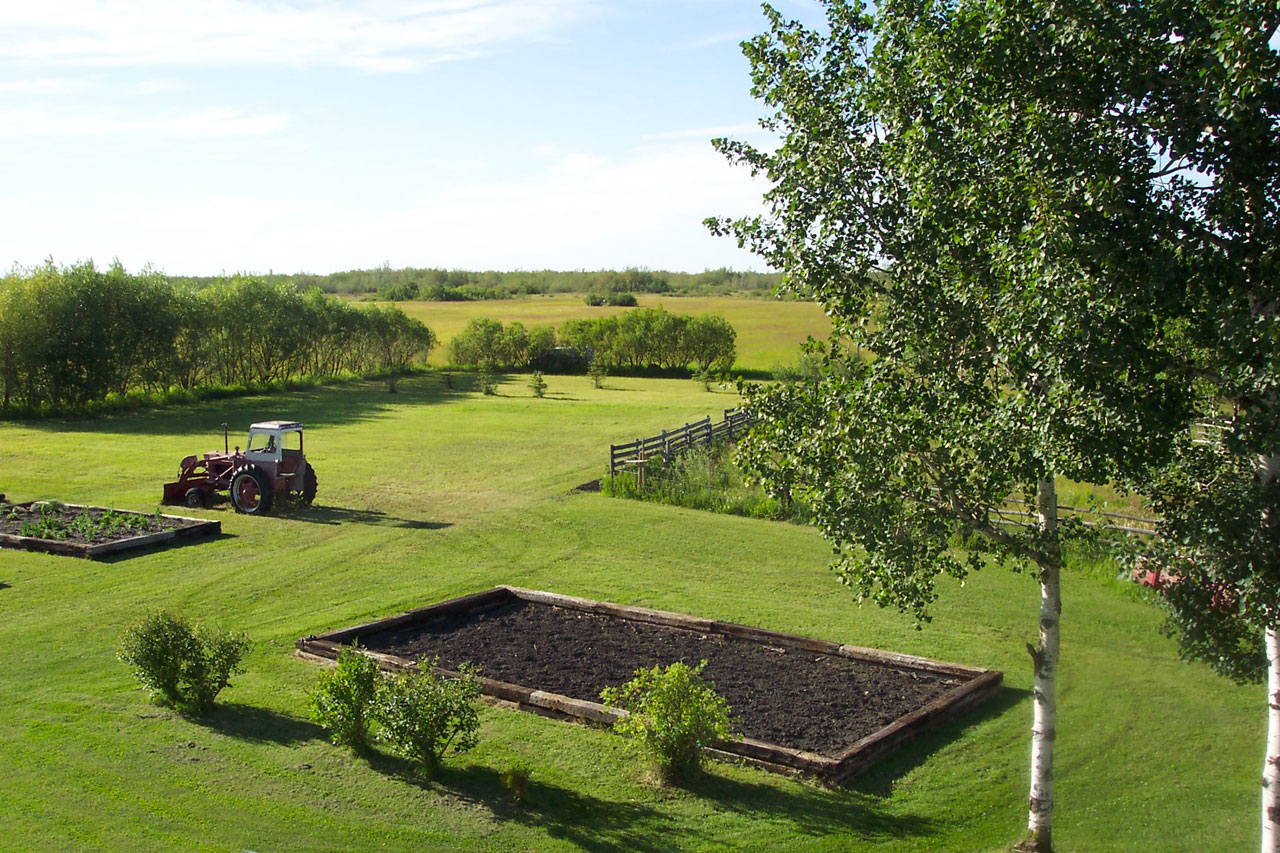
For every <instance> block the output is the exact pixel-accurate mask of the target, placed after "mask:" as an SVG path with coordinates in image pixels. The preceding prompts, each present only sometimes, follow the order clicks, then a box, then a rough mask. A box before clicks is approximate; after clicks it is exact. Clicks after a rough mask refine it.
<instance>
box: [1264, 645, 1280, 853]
mask: <svg viewBox="0 0 1280 853" xmlns="http://www.w3.org/2000/svg"><path fill="white" fill-rule="evenodd" d="M1262 853H1280V637H1277V635H1276V630H1275V629H1274V628H1268V629H1267V755H1266V759H1265V761H1264V762H1263V765H1262Z"/></svg>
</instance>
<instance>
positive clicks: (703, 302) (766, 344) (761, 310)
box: [395, 294, 831, 370]
mask: <svg viewBox="0 0 1280 853" xmlns="http://www.w3.org/2000/svg"><path fill="white" fill-rule="evenodd" d="M637 298H638V301H639V303H640V306H641V307H646V306H654V305H659V306H661V307H663V308H665V309H667V310H668V311H671V312H673V313H676V314H719V315H721V316H723V317H724V318H725V319H726V320H728V321H729V322H730V323H731V324H732V325H733V328H734V329H736V330H737V332H738V361H737V366H738V367H739V368H741V369H745V370H769V369H770V368H772V367H774V366H776V365H778V364H790V363H791V362H794V361H795V360H796V356H797V355H798V354H799V347H800V344H801V343H802V342H803V341H804V340H805V339H806V338H808V337H809V336H813V337H815V338H825V337H826V336H827V335H828V334H829V333H830V331H831V322H830V320H829V319H828V318H827V316H826V315H825V314H823V312H822V308H821V307H820V306H818V305H816V304H815V303H813V302H797V301H788V300H775V299H761V298H750V297H741V296H670V295H652V294H644V295H641V296H639V297H637ZM395 304H396V305H398V306H399V307H400V308H401V309H402V310H403V311H404V312H405V313H406V314H408V315H409V316H411V317H414V318H416V319H418V320H421V321H422V322H424V323H426V324H427V325H428V326H430V327H431V329H432V330H433V331H434V332H435V333H436V334H437V335H438V336H439V338H440V344H441V345H440V346H439V347H438V348H437V349H436V351H435V352H433V353H432V354H431V359H430V363H431V364H433V365H443V364H446V363H448V361H449V352H448V345H449V341H450V340H452V339H453V336H454V335H456V334H458V332H460V331H462V329H463V327H464V326H466V325H467V321H468V320H472V319H474V318H476V317H488V318H491V319H494V320H501V321H502V322H503V323H510V322H512V321H519V322H521V323H523V324H524V325H525V326H528V327H531V328H532V327H533V326H555V327H559V326H560V324H561V323H563V322H564V321H565V320H570V319H573V318H576V317H603V316H606V315H608V314H619V313H621V312H623V311H626V310H628V309H626V308H592V307H591V306H589V305H587V304H586V302H585V300H584V299H583V297H582V295H581V294H554V295H548V296H530V297H526V298H523V299H498V300H489V301H483V302H397V303H395Z"/></svg>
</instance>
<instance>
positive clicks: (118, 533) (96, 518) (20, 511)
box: [0, 502, 182, 545]
mask: <svg viewBox="0 0 1280 853" xmlns="http://www.w3.org/2000/svg"><path fill="white" fill-rule="evenodd" d="M181 524H182V523H181V522H180V521H178V520H177V519H173V518H158V519H157V518H156V517H155V516H153V515H145V514H143V513H138V512H128V511H126V510H113V509H106V508H103V507H78V506H66V505H63V504H57V503H53V502H45V503H40V502H37V503H35V504H32V505H30V506H25V505H18V504H12V505H10V504H0V534H7V535H10V536H31V537H35V538H38V539H51V540H55V541H58V542H70V543H74V544H79V545H101V544H104V543H106V542H115V541H117V540H120V539H131V538H133V537H135V536H146V535H148V534H151V533H159V532H161V531H162V530H173V529H174V528H177V527H180V526H181Z"/></svg>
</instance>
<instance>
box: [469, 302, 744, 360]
mask: <svg viewBox="0 0 1280 853" xmlns="http://www.w3.org/2000/svg"><path fill="white" fill-rule="evenodd" d="M736 339H737V332H735V331H734V328H733V326H731V325H730V324H729V321H727V320H725V319H724V318H723V317H721V316H719V315H718V314H703V315H701V316H692V315H686V314H673V313H671V312H670V311H666V310H664V309H662V308H660V307H659V308H637V309H635V310H634V311H627V312H626V313H623V314H618V315H616V316H611V317H599V318H595V319H573V320H566V321H565V322H564V323H563V324H562V325H561V326H560V328H559V329H558V330H557V329H553V328H551V327H550V326H535V327H534V328H532V329H526V328H525V327H524V325H523V324H522V323H519V322H513V323H509V324H507V325H506V326H504V325H503V324H502V323H500V322H499V321H497V320H490V319H485V318H481V319H475V320H472V321H470V322H469V323H467V326H466V328H464V329H463V330H462V331H461V332H460V333H459V334H458V336H457V337H455V338H454V339H453V340H452V341H451V342H450V345H449V357H450V360H451V361H452V362H453V363H454V364H455V365H459V366H478V365H485V366H489V367H493V368H496V369H504V370H519V369H522V368H525V367H536V368H539V369H544V370H572V369H574V368H575V367H576V368H580V369H584V370H585V369H586V367H587V365H588V364H589V363H590V362H595V363H596V364H598V365H600V366H602V367H605V368H608V369H609V370H611V371H614V372H618V371H622V372H636V371H645V370H649V369H653V368H656V369H658V370H663V371H673V370H674V371H679V370H688V369H690V367H692V368H693V369H695V370H699V371H704V370H711V369H715V370H728V369H730V368H731V367H733V362H734V359H735V358H736V357H737V348H736V344H735V341H736Z"/></svg>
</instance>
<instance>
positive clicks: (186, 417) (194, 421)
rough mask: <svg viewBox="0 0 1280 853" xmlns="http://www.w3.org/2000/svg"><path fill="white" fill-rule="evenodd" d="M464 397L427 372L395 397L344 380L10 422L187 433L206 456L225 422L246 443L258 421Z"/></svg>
mask: <svg viewBox="0 0 1280 853" xmlns="http://www.w3.org/2000/svg"><path fill="white" fill-rule="evenodd" d="M462 393H465V392H464V391H462V390H459V389H456V388H446V387H445V386H444V384H443V382H441V381H440V379H439V377H438V375H436V374H434V373H421V374H415V375H411V376H400V377H397V378H396V393H394V394H389V393H387V380H386V379H385V378H377V379H343V380H338V381H335V382H333V383H330V384H325V385H313V386H309V387H305V388H297V389H293V390H283V389H282V390H270V391H252V392H246V393H244V394H240V393H230V394H227V395H226V396H215V397H213V398H210V399H205V400H199V401H192V402H174V403H171V404H167V405H163V406H157V407H154V408H141V409H131V410H125V411H120V412H104V413H101V414H97V415H71V416H65V417H60V416H51V417H38V418H31V419H12V420H9V422H10V423H19V424H21V425H23V426H24V427H27V428H30V429H37V430H47V431H51V432H108V433H112V434H121V435H156V436H166V437H172V436H175V435H187V436H190V437H191V439H192V441H195V442H200V444H199V445H198V446H193V447H192V448H191V449H190V450H189V451H188V452H190V453H203V452H204V451H206V450H214V449H218V450H221V449H222V424H223V423H224V422H225V423H226V424H228V425H229V427H230V443H231V444H241V445H243V443H244V439H245V435H246V434H247V432H248V428H249V424H250V423H253V422H255V421H262V420H268V419H271V418H277V417H279V418H289V419H291V420H297V421H301V422H302V423H304V424H305V425H306V426H307V427H308V428H324V427H331V426H343V425H346V424H353V423H359V422H361V421H367V420H371V419H373V418H376V417H378V416H380V415H382V414H383V413H385V412H387V411H389V410H392V409H398V408H404V407H407V406H421V405H426V404H433V403H442V402H446V401H447V400H448V399H450V398H452V397H456V396H459V395H460V394H462ZM206 445H207V446H206ZM174 463H175V465H176V463H177V459H175V460H174Z"/></svg>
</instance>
